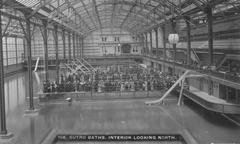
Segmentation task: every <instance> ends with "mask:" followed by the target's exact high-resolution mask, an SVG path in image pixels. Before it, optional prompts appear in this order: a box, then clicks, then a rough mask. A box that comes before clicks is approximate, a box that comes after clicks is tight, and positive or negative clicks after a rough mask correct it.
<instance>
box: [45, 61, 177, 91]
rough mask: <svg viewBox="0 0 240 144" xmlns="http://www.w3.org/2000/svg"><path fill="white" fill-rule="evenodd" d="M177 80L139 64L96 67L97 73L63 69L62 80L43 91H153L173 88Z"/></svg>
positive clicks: (46, 86)
mask: <svg viewBox="0 0 240 144" xmlns="http://www.w3.org/2000/svg"><path fill="white" fill-rule="evenodd" d="M176 79H177V76H171V75H169V74H167V73H162V72H160V71H157V70H153V69H146V68H143V67H141V66H139V65H118V66H116V65H112V66H102V67H96V71H95V72H94V73H84V72H82V71H78V72H76V73H71V72H70V71H69V70H68V71H66V72H61V76H60V78H59V81H53V82H50V81H45V82H44V83H43V92H44V93H51V92H76V91H77V92H80V91H85V92H89V91H92V92H113V91H153V90H162V89H165V88H169V87H171V85H172V84H173V83H174V82H175V80H176Z"/></svg>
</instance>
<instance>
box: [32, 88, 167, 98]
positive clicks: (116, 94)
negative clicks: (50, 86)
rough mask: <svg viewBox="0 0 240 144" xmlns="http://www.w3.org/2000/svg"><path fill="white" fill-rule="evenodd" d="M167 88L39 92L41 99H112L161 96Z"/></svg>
mask: <svg viewBox="0 0 240 144" xmlns="http://www.w3.org/2000/svg"><path fill="white" fill-rule="evenodd" d="M164 92H165V90H153V91H112V92H90V91H86V92H85V91H78V92H77V91H76V92H51V93H42V92H39V93H37V94H36V95H38V96H39V98H40V101H51V100H54V101H56V100H65V99H67V98H69V97H71V98H73V99H75V100H110V99H143V98H159V97H161V96H162V95H163V94H164Z"/></svg>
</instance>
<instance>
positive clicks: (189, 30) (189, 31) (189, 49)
mask: <svg viewBox="0 0 240 144" xmlns="http://www.w3.org/2000/svg"><path fill="white" fill-rule="evenodd" d="M185 21H186V24H187V65H188V66H190V65H191V25H190V17H189V16H186V17H185Z"/></svg>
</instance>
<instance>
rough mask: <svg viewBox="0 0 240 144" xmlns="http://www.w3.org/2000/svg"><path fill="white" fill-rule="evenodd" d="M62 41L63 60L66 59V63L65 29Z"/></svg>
mask: <svg viewBox="0 0 240 144" xmlns="http://www.w3.org/2000/svg"><path fill="white" fill-rule="evenodd" d="M62 40H63V59H64V61H66V42H65V40H66V39H65V29H62Z"/></svg>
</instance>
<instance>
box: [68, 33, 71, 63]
mask: <svg viewBox="0 0 240 144" xmlns="http://www.w3.org/2000/svg"><path fill="white" fill-rule="evenodd" d="M68 55H69V60H71V59H72V53H71V33H70V32H68Z"/></svg>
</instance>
